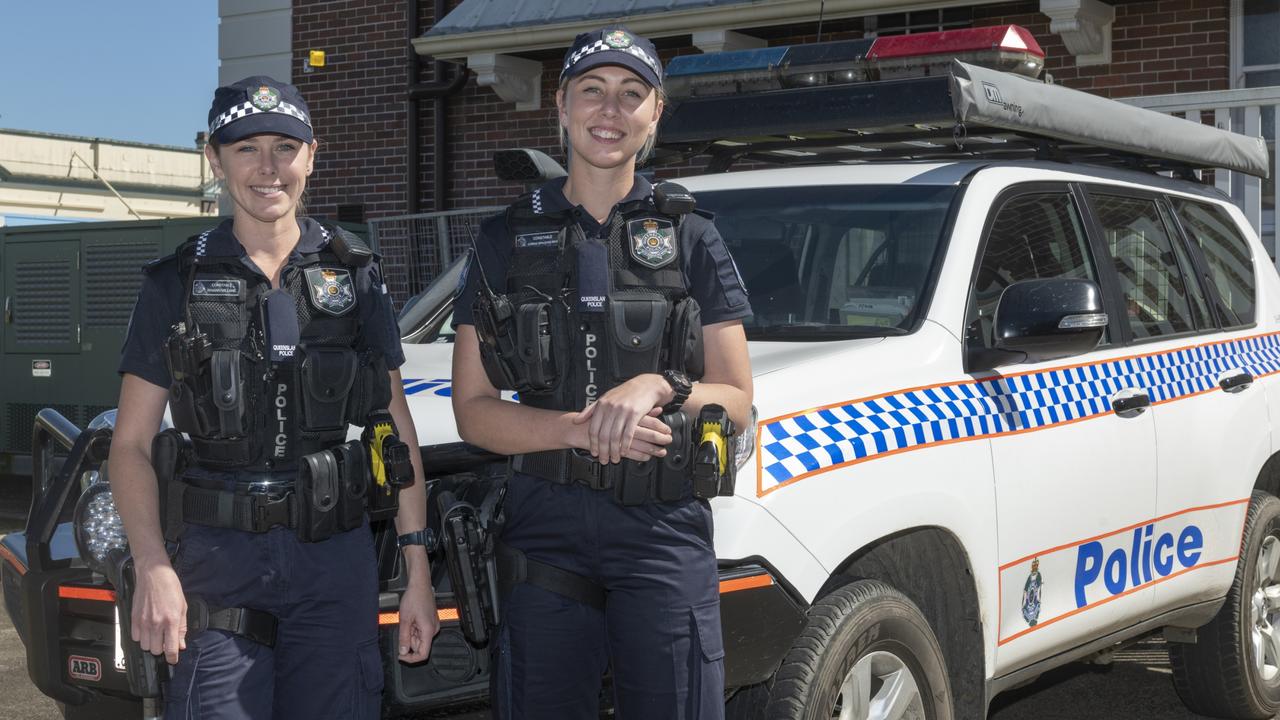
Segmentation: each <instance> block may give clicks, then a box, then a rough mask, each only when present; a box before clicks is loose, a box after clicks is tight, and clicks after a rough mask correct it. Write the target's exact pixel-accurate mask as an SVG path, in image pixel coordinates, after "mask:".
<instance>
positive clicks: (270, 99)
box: [249, 85, 280, 111]
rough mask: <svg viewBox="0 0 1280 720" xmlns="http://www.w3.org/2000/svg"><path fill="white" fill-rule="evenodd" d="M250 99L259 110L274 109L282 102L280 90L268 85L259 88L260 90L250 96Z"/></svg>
mask: <svg viewBox="0 0 1280 720" xmlns="http://www.w3.org/2000/svg"><path fill="white" fill-rule="evenodd" d="M249 101H250V102H252V103H253V106H254V107H256V108H258V109H259V110H263V111H267V110H274V109H275V108H276V106H277V105H279V104H280V91H279V90H276V89H275V88H273V87H270V86H268V85H263V86H261V87H259V88H258V91H257V92H255V93H253V94H252V95H250V96H249Z"/></svg>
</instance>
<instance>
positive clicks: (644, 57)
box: [560, 40, 662, 79]
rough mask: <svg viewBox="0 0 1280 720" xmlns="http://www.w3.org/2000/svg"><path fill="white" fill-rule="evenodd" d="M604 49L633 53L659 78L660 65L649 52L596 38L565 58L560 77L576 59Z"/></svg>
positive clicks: (660, 73)
mask: <svg viewBox="0 0 1280 720" xmlns="http://www.w3.org/2000/svg"><path fill="white" fill-rule="evenodd" d="M605 50H612V51H614V52H624V53H627V54H629V55H634V56H636V57H638V58H640V60H641V62H643V63H644V64H645V65H646V66H648V68H649V69H650V70H652V71H653V74H654V75H657V76H658V77H659V78H661V77H662V67H661V66H660V65H658V60H657V58H654V57H650V56H649V53H647V52H645V51H644V50H642V49H640V47H638V46H637V45H634V44H632V45H629V46H627V47H624V48H616V47H614V46H612V45H609V44H608V43H606V42H605V41H604V40H596V41H595V42H593V43H591V44H589V45H583V46H582V47H580V48H578V49H577V50H575V51H573V54H572V55H570V56H569V57H568V58H566V59H565V61H564V67H563V68H561V69H560V77H561V79H563V78H564V74H565V73H566V72H569V68H571V67H573V66H574V65H577V64H578V61H579V60H581V59H582V58H584V57H587V56H588V55H594V54H596V53H598V52H604V51H605Z"/></svg>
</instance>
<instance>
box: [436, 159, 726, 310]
mask: <svg viewBox="0 0 1280 720" xmlns="http://www.w3.org/2000/svg"><path fill="white" fill-rule="evenodd" d="M566 179H567V178H557V179H555V180H552V181H550V182H548V183H546V184H544V185H542V186H541V187H540V188H538V191H537V193H538V194H537V198H538V204H540V205H541V207H542V209H543V210H544V211H547V212H561V211H565V210H567V211H569V213H570V214H571V215H572V216H573V218H574V220H575V221H576V222H577V223H578V225H579V226H580V227H581V228H582V230H583V232H584V233H585V234H586V235H587V236H588V237H601V238H603V237H605V236H606V235H607V234H608V231H609V226H608V223H607V222H606V223H605V224H603V225H601V224H600V223H598V222H596V219H595V218H593V217H591V213H589V212H587V211H586V210H585V209H584V208H583V207H582V206H581V205H574V204H573V203H572V202H570V201H569V199H568V198H566V197H565V196H564V183H565V180H566ZM652 190H653V186H652V185H650V183H649V181H648V180H646V179H644V178H643V177H641V176H640V175H636V176H635V181H634V184H633V185H632V187H631V192H629V193H627V196H626V197H625V198H623V199H622V201H621V202H620V203H619V204H622V203H627V202H632V201H634V200H643V199H644V198H647V197H649V195H650V193H651V192H652ZM615 211H616V206H615ZM678 244H679V246H680V253H681V257H680V261H681V262H680V268H681V270H682V271H683V272H684V280H685V286H686V287H687V288H688V289H689V295H690V297H692V298H693V299H694V300H696V301H697V302H698V307H699V309H700V310H701V312H702V324H703V325H711V324H714V323H719V322H725V321H726V320H740V319H744V318H748V317H750V316H751V305H750V303H748V302H747V291H746V288H745V287H743V283H742V279H741V277H740V276H739V274H738V268H737V266H735V265H734V263H733V258H732V257H731V256H730V255H729V248H728V247H727V246H726V245H725V243H724V238H722V237H720V233H719V232H718V231H717V230H716V226H715V225H714V224H713V223H712V222H711V220H710V218H708V217H706V216H705V215H700V214H698V213H690V214H688V215H685V216H684V219H683V220H682V221H681V222H680V230H679V237H678ZM512 247H513V245H512V239H511V232H510V231H509V229H508V228H507V222H506V214H505V213H503V214H501V215H498V216H495V217H493V218H490V219H488V220H486V221H485V222H484V224H483V225H481V226H480V234H479V236H478V237H477V238H476V253H477V254H476V256H475V257H473V258H472V259H471V263H470V267H469V268H468V269H467V273H466V278H465V281H464V283H463V285H462V288H461V290H460V291H459V293H458V296H457V298H456V299H455V301H454V304H453V326H454V327H455V328H456V327H457V326H459V325H473V324H475V320H474V318H473V316H472V307H471V306H472V304H473V303H474V302H475V298H476V293H478V292H479V291H480V282H481V277H480V275H481V272H483V273H484V278H485V279H486V280H487V281H488V283H489V285H490V286H491V287H493V288H494V289H495V290H496V291H498V292H501V291H502V289H503V288H504V287H506V281H507V265H508V264H509V263H510V259H511V251H512Z"/></svg>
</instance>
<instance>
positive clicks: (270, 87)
mask: <svg viewBox="0 0 1280 720" xmlns="http://www.w3.org/2000/svg"><path fill="white" fill-rule="evenodd" d="M263 133H272V134H274V135H285V136H287V137H291V138H296V139H298V140H301V141H303V142H308V143H309V142H311V140H312V138H313V135H312V132H311V112H310V111H309V110H307V103H306V101H305V100H303V99H302V93H300V92H298V88H296V87H294V86H292V85H290V84H289V83H282V82H278V81H276V80H273V79H272V78H269V77H267V76H265V75H254V76H252V77H247V78H245V79H243V80H239V81H237V82H233V83H231V84H230V85H225V86H223V87H220V88H218V89H217V90H215V91H214V93H213V105H212V107H210V108H209V139H210V140H212V141H213V142H215V143H219V144H224V145H225V144H226V143H233V142H235V141H237V140H243V139H244V138H247V137H249V136H250V135H261V134H263Z"/></svg>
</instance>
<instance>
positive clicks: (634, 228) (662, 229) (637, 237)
mask: <svg viewBox="0 0 1280 720" xmlns="http://www.w3.org/2000/svg"><path fill="white" fill-rule="evenodd" d="M627 234H628V235H630V236H631V257H633V258H635V259H636V260H637V261H638V262H639V263H640V264H642V265H645V266H647V267H651V268H653V269H655V270H657V269H658V268H660V267H662V266H663V265H666V264H667V263H669V262H671V261H672V260H673V259H675V256H676V230H675V225H673V224H672V223H671V221H670V220H660V219H658V218H645V219H643V220H632V221H631V222H629V223H627Z"/></svg>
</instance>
